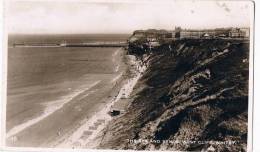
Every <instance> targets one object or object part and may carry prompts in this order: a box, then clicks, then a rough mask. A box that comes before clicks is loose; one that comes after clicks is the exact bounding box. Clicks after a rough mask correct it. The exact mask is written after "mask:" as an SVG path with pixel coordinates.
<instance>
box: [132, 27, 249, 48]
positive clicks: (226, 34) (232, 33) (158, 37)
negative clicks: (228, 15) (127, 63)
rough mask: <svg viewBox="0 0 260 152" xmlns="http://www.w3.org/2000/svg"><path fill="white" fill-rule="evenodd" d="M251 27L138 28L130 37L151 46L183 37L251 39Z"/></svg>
mask: <svg viewBox="0 0 260 152" xmlns="http://www.w3.org/2000/svg"><path fill="white" fill-rule="evenodd" d="M249 33H250V31H249V28H246V27H245V28H232V27H230V28H215V29H203V30H197V29H182V28H181V27H175V29H174V30H172V31H167V30H156V29H148V30H136V31H134V32H133V35H132V36H131V37H130V38H129V43H136V42H138V41H139V42H141V43H147V45H149V47H150V48H153V47H157V46H160V45H161V44H162V43H164V42H169V41H174V40H182V39H242V40H246V39H249Z"/></svg>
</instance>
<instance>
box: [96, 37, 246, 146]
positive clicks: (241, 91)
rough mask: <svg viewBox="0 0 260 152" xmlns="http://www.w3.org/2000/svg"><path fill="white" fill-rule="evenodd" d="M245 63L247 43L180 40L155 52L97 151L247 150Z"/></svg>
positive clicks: (151, 53) (151, 54) (152, 53)
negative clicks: (110, 149) (103, 149)
mask: <svg viewBox="0 0 260 152" xmlns="http://www.w3.org/2000/svg"><path fill="white" fill-rule="evenodd" d="M141 54H142V53H141ZM141 54H138V56H142V55H141ZM248 61H249V44H248V42H246V41H235V40H233V41H231V40H220V39H219V40H210V39H204V40H180V41H177V42H174V43H167V44H164V45H162V46H160V47H159V48H157V49H154V50H153V52H150V58H149V66H148V68H147V70H146V72H145V73H144V75H143V77H142V78H141V79H140V80H139V82H138V84H137V85H136V86H135V89H134V92H133V94H132V98H133V101H132V103H131V105H130V106H129V108H128V109H127V111H126V113H125V114H124V115H122V116H120V117H118V118H116V119H115V120H114V121H113V122H112V123H110V124H109V126H108V128H107V133H106V134H105V136H104V139H103V141H102V144H101V145H100V148H113V149H135V150H156V149H160V150H188V151H195V150H210V149H217V151H246V146H247V120H248V119H247V116H248V74H249V71H248V68H249V62H248ZM133 139H134V141H135V142H132V140H133ZM199 141H201V142H199ZM221 141H222V143H221ZM224 141H225V142H226V143H224V144H223V142H224ZM227 141H229V142H227ZM216 142H219V143H216Z"/></svg>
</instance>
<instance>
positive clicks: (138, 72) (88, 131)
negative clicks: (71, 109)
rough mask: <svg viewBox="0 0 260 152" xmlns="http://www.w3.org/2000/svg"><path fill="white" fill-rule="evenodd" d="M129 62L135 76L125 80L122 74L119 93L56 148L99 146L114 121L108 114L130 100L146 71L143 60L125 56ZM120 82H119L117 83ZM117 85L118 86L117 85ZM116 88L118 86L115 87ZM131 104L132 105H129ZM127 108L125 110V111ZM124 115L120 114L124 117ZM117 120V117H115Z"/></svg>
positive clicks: (129, 67) (129, 68)
mask: <svg viewBox="0 0 260 152" xmlns="http://www.w3.org/2000/svg"><path fill="white" fill-rule="evenodd" d="M124 58H126V60H127V66H128V71H126V72H130V73H131V74H133V75H134V76H129V77H128V78H126V79H124V78H123V76H124V74H121V77H120V78H119V79H123V80H119V81H122V82H121V83H123V85H122V87H121V88H120V90H119V92H118V93H117V95H116V96H115V97H113V98H112V99H111V100H110V101H109V102H107V104H106V105H105V106H104V107H103V108H101V109H100V110H99V111H98V112H96V113H95V114H94V115H93V116H92V117H90V118H89V119H86V120H84V121H82V123H81V125H80V126H79V127H78V128H77V129H76V131H74V132H73V133H72V134H70V135H69V137H68V138H67V139H65V140H63V141H60V142H59V143H57V144H55V145H53V146H54V147H56V148H73V149H74V148H77V149H78V148H95V147H97V146H98V145H99V142H100V141H99V140H100V135H101V136H102V134H104V132H105V131H104V129H105V128H106V127H107V125H108V124H109V123H110V122H111V121H112V120H113V119H114V117H112V116H110V115H109V114H108V113H109V111H111V110H112V108H113V106H114V105H115V104H116V103H118V102H120V101H121V100H122V99H123V98H129V96H130V95H131V93H132V92H133V89H134V86H135V85H136V83H137V82H138V80H139V79H140V78H141V76H142V74H143V72H144V71H145V70H146V65H143V63H142V62H141V60H138V59H137V58H136V57H135V56H133V55H125V57H124ZM117 82H118V81H117ZM115 85H116V84H115ZM115 87H116V86H115ZM128 104H130V103H128ZM125 108H126V107H124V108H123V109H124V110H125ZM124 110H123V111H124ZM122 115H123V114H120V115H119V117H120V116H122ZM115 118H116V117H115Z"/></svg>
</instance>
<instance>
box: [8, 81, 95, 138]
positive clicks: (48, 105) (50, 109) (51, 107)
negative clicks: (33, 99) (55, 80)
mask: <svg viewBox="0 0 260 152" xmlns="http://www.w3.org/2000/svg"><path fill="white" fill-rule="evenodd" d="M98 83H100V80H99V81H96V82H94V83H92V84H90V85H88V86H87V87H86V88H85V89H82V90H75V91H74V92H73V93H71V94H69V95H66V96H62V97H61V98H60V99H59V100H55V101H49V102H45V103H43V106H45V109H44V112H43V113H42V114H41V115H40V116H38V117H36V118H34V119H31V120H28V121H27V122H25V123H22V124H20V125H17V126H15V127H13V128H12V129H10V131H9V132H8V133H7V134H6V138H9V137H12V136H14V135H16V134H17V133H19V132H21V131H23V130H24V129H26V128H28V127H30V126H32V125H34V124H36V123H38V122H39V121H41V120H43V119H44V118H46V117H48V116H49V115H51V114H52V113H54V112H55V111H57V110H59V109H61V108H62V107H63V106H64V105H65V104H66V103H68V102H70V101H71V100H72V99H73V98H75V97H76V96H78V95H79V94H81V93H83V92H85V91H87V90H89V89H90V88H92V87H94V86H95V85H97V84H98Z"/></svg>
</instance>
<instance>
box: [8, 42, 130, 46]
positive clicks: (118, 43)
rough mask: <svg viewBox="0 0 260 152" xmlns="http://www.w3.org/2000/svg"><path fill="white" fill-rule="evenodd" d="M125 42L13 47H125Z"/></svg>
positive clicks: (19, 44) (18, 44)
mask: <svg viewBox="0 0 260 152" xmlns="http://www.w3.org/2000/svg"><path fill="white" fill-rule="evenodd" d="M126 46H128V43H127V42H86V43H55V44H54V43H15V44H13V47H126Z"/></svg>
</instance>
